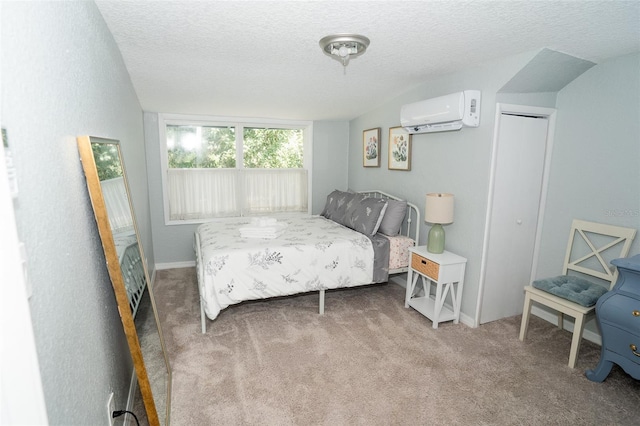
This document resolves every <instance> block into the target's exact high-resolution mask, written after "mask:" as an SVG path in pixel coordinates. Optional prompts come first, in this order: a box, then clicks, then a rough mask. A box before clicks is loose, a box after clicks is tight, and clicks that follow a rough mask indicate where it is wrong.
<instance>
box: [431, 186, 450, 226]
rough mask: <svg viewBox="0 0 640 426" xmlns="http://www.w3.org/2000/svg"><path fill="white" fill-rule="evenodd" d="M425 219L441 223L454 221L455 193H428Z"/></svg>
mask: <svg viewBox="0 0 640 426" xmlns="http://www.w3.org/2000/svg"><path fill="white" fill-rule="evenodd" d="M424 221H425V222H429V223H441V224H442V223H451V222H453V194H446V193H439V192H436V193H430V194H427V202H426V205H425V208H424Z"/></svg>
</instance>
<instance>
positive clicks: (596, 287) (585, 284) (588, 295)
mask: <svg viewBox="0 0 640 426" xmlns="http://www.w3.org/2000/svg"><path fill="white" fill-rule="evenodd" d="M531 285H532V286H533V287H535V288H538V289H540V290H543V291H546V292H547V293H551V294H553V295H554V296H558V297H562V298H563V299H567V300H570V301H571V302H574V303H577V304H579V305H582V306H585V307H589V306H593V305H595V304H596V302H597V301H598V299H599V298H600V296H602V295H603V294H605V293H606V292H607V291H608V290H607V289H606V288H605V287H603V286H601V285H600V284H596V283H593V282H591V281H588V280H585V279H583V278H579V277H575V276H568V275H560V276H558V277H553V278H544V279H541V280H535V281H534V282H532V283H531Z"/></svg>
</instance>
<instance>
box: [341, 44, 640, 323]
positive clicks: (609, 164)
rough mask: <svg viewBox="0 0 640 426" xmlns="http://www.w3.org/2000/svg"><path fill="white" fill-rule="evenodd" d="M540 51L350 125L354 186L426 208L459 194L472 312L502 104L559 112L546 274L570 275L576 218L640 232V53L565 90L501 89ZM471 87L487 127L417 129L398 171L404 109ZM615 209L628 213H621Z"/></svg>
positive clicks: (454, 233) (452, 228) (427, 88)
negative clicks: (394, 162)
mask: <svg viewBox="0 0 640 426" xmlns="http://www.w3.org/2000/svg"><path fill="white" fill-rule="evenodd" d="M534 57H535V53H531V54H523V55H518V56H514V57H511V58H507V59H503V60H500V61H496V62H492V63H485V64H482V65H481V66H478V67H474V68H472V69H469V70H467V71H464V72H460V73H455V74H451V75H448V76H443V77H441V78H437V79H434V80H433V81H432V82H430V83H428V84H425V85H423V86H420V87H418V88H417V89H416V90H415V91H413V92H411V93H405V94H403V95H401V96H399V97H398V98H396V99H394V100H392V101H390V102H388V103H387V104H385V105H384V106H383V107H381V108H378V109H376V110H374V111H371V112H369V113H367V114H364V115H362V116H360V117H358V118H356V119H354V120H352V121H351V123H350V143H349V146H350V148H349V186H350V187H351V188H353V189H356V190H360V189H366V188H380V189H383V190H386V191H388V192H391V193H394V194H398V195H400V196H402V197H406V198H407V199H408V200H409V201H411V202H413V203H415V204H417V205H418V206H419V207H420V209H421V212H422V213H423V212H424V199H425V194H426V193H427V192H451V193H453V194H455V196H456V200H455V221H454V223H452V224H451V225H449V226H446V227H445V230H446V234H447V242H446V246H447V249H448V250H450V251H453V252H456V253H458V254H460V255H462V256H465V257H467V258H468V264H467V272H466V278H465V289H464V292H463V301H462V314H463V315H466V316H468V317H470V318H473V317H474V316H475V313H476V312H475V311H476V302H477V298H478V296H479V295H478V290H479V288H478V287H479V279H480V259H481V255H482V242H483V232H484V221H485V213H486V205H487V193H488V181H489V167H490V156H491V142H492V138H493V130H494V129H493V128H494V123H495V117H494V116H495V104H496V102H504V103H515V104H521V105H531V106H544V107H556V108H557V109H558V118H557V123H556V134H555V142H554V153H553V158H552V165H551V167H552V168H551V173H550V186H549V195H548V199H547V208H546V212H545V222H544V228H543V235H542V241H541V250H542V254H541V257H540V260H539V264H538V268H537V271H538V274H539V276H546V275H549V274H554V275H557V274H558V273H559V272H560V269H561V265H562V261H563V257H564V250H565V248H566V244H567V235H568V230H569V226H570V223H571V220H572V218H574V217H578V218H583V219H588V220H595V221H601V222H606V223H612V224H619V225H622V226H630V227H635V228H640V176H639V174H640V172H639V170H640V168H638V160H640V155H639V153H640V129H639V126H640V124H639V123H640V111H639V108H640V103H639V102H638V99H640V91H639V89H638V86H639V84H640V80H639V79H638V75H639V73H640V66H639V65H638V62H639V59H638V55H632V56H628V57H622V58H617V59H615V60H612V61H609V62H606V63H603V64H601V65H598V66H595V67H593V68H591V69H589V70H588V71H586V72H585V73H584V74H583V75H582V76H580V77H578V78H577V79H576V80H575V81H574V82H573V83H570V84H569V85H567V86H566V87H565V88H564V89H563V90H561V91H559V92H558V93H548V92H543V93H518V94H514V93H500V88H501V87H502V86H503V85H504V84H505V82H507V81H508V80H509V79H510V78H511V77H512V76H513V75H514V74H515V73H517V72H518V71H519V69H520V68H521V67H523V66H524V65H525V64H527V63H528V61H529V60H530V59H533V58H534ZM542 77H544V76H542ZM549 78H555V76H554V75H549ZM543 86H544V84H543ZM465 89H480V90H481V91H482V103H481V106H482V109H481V123H480V127H479V128H475V129H473V128H467V129H462V130H461V131H459V132H445V133H432V134H423V135H413V147H412V165H411V171H409V172H405V171H390V170H388V169H387V149H388V130H389V127H393V126H398V125H399V124H400V123H399V121H400V117H399V114H400V107H401V105H403V104H405V103H410V102H415V101H418V100H421V99H427V98H431V97H435V96H440V95H444V94H448V93H452V92H456V91H461V90H465ZM372 127H382V149H381V151H382V167H380V168H378V169H372V168H363V167H362V131H363V130H365V129H369V128H372ZM609 211H620V212H623V213H621V214H619V215H617V216H615V215H614V216H611V215H610V214H607V212H609ZM427 231H428V227H427V226H426V225H425V224H424V223H423V229H421V238H420V243H421V244H425V243H426V238H427ZM639 244H640V239H637V240H636V241H635V242H634V245H633V246H632V253H637V252H638V247H639Z"/></svg>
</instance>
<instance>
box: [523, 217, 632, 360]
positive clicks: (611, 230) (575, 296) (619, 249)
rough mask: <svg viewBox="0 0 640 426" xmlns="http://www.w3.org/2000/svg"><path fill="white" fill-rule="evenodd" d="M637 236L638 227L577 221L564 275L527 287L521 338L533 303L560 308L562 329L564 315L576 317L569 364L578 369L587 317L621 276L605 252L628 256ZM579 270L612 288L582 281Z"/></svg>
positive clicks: (616, 256)
mask: <svg viewBox="0 0 640 426" xmlns="http://www.w3.org/2000/svg"><path fill="white" fill-rule="evenodd" d="M635 235H636V230H635V229H631V228H623V227H619V226H612V225H605V224H601V223H595V222H586V221H583V220H577V219H576V220H574V221H573V223H572V225H571V232H570V234H569V243H568V245H567V252H566V255H565V259H564V265H563V269H562V275H561V276H559V277H554V278H550V279H546V280H536V281H534V282H533V283H532V285H529V286H526V287H525V288H524V291H525V298H524V309H523V312H522V323H521V324H520V340H522V341H524V339H525V337H526V335H527V328H528V326H529V317H530V315H531V305H532V302H536V303H540V304H542V305H545V306H548V307H550V308H552V309H554V310H556V311H557V312H558V327H559V328H561V329H562V328H563V314H566V315H569V316H572V317H573V318H575V324H574V327H573V338H572V340H571V352H570V353H569V367H570V368H574V367H575V365H576V358H577V357H578V351H579V349H580V343H581V341H582V332H583V331H584V324H585V320H586V319H587V317H588V316H591V315H593V314H594V312H595V303H596V301H597V299H598V297H599V296H600V295H602V294H603V293H604V292H606V291H608V290H611V288H612V287H613V285H614V284H615V282H616V279H617V278H618V270H617V269H616V268H615V267H613V266H609V263H608V262H607V261H606V260H605V257H604V256H605V254H604V253H605V251H606V252H607V259H608V260H609V261H611V260H613V259H615V258H621V257H626V256H627V254H628V253H629V248H630V247H631V242H632V241H633V239H634V238H635ZM575 272H577V273H579V274H583V275H588V276H590V277H595V278H598V279H600V280H603V281H606V282H607V283H608V287H606V288H605V287H604V286H603V285H600V284H599V283H595V282H594V283H592V282H590V281H586V280H581V278H578V277H577V276H576V274H575ZM570 273H571V275H570ZM585 281H586V282H585ZM536 286H537V287H542V288H544V289H542V288H537V287H536ZM553 293H555V294H553ZM567 297H568V298H567ZM593 299H595V300H593ZM578 302H579V303H578ZM591 303H592V304H591Z"/></svg>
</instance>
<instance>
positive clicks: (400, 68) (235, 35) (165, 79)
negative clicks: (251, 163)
mask: <svg viewBox="0 0 640 426" xmlns="http://www.w3.org/2000/svg"><path fill="white" fill-rule="evenodd" d="M96 3H97V5H98V8H99V9H100V11H101V13H102V15H103V16H104V19H105V21H106V22H107V25H108V26H109V28H110V30H111V32H112V33H113V35H114V37H115V40H116V42H117V44H118V46H119V48H120V51H121V52H122V55H123V57H124V62H125V64H126V66H127V69H128V70H129V73H130V75H131V80H132V81H133V85H134V87H135V90H136V92H137V94H138V98H139V100H140V103H141V105H142V108H143V109H144V110H146V111H157V112H172V113H188V114H206V115H222V116H246V117H266V118H289V119H305V120H327V119H351V118H354V117H357V116H358V115H361V114H363V113H365V112H367V111H369V110H371V109H373V108H375V107H377V106H379V105H380V104H383V103H384V102H385V101H387V100H389V99H392V98H394V97H395V96H397V95H398V94H400V93H404V92H407V91H409V90H411V89H412V88H413V87H416V86H418V85H420V84H422V83H424V82H426V81H428V80H429V79H431V78H433V76H435V75H440V74H445V73H450V72H455V71H456V70H460V69H462V68H464V67H466V66H471V65H474V64H478V63H482V62H485V61H488V60H492V59H496V58H501V57H507V56H511V55H514V54H518V53H522V52H529V51H536V50H538V49H543V48H549V49H552V50H554V51H558V52H563V53H566V54H569V55H572V56H575V57H577V58H581V59H585V60H588V61H592V62H595V63H598V62H601V61H603V60H605V59H607V58H610V57H615V56H619V55H623V54H627V53H632V52H637V51H640V2H639V1H637V0H634V1H628V2H625V1H473V2H466V1H366V2H359V1H288V2H287V1H186V0H184V1H97V2H96ZM344 32H348V33H358V34H362V35H365V36H367V37H368V38H369V39H370V40H371V45H370V46H369V49H368V50H367V51H366V52H365V54H364V55H362V56H360V57H358V58H355V59H353V60H352V61H351V62H350V64H349V65H348V67H347V68H346V74H345V73H343V67H342V65H341V64H340V62H338V61H336V60H333V59H331V58H329V57H328V56H326V55H325V54H323V52H322V50H321V49H320V47H319V45H318V41H319V40H320V39H321V38H322V37H324V36H326V35H328V34H334V33H344ZM461 89H462V88H461Z"/></svg>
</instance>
